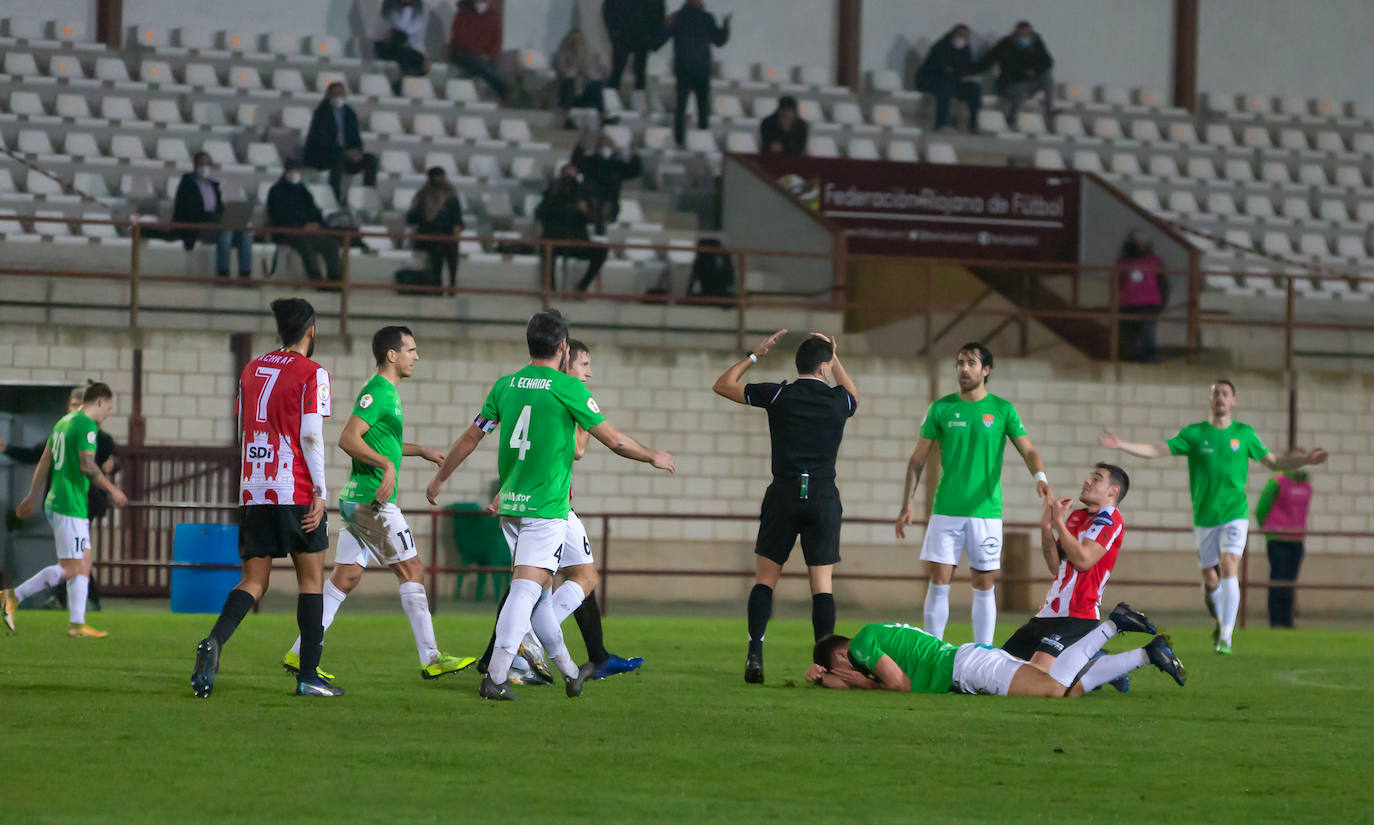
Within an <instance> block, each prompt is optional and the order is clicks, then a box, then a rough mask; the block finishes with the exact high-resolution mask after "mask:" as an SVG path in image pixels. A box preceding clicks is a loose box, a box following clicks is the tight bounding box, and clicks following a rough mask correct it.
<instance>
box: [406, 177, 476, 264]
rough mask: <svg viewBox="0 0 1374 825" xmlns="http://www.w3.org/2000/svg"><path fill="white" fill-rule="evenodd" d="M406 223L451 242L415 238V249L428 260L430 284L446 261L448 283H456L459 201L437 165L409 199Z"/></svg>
mask: <svg viewBox="0 0 1374 825" xmlns="http://www.w3.org/2000/svg"><path fill="white" fill-rule="evenodd" d="M406 223H407V224H408V225H410V226H413V227H415V234H416V235H446V236H449V237H452V238H455V240H453V241H440V240H424V239H420V238H416V239H415V251H416V252H419V253H421V254H423V255H425V256H426V258H427V259H428V262H429V271H430V280H431V283H434V284H438V283H440V275H441V274H442V271H441V269H442V267H443V265H444V264H445V263H447V264H448V285H449V286H457V285H458V241H457V240H456V238H457V237H458V236H459V235H460V234H462V232H463V228H464V226H463V204H462V203H461V202H460V201H459V200H458V193H457V191H455V190H454V188H453V184H451V183H449V182H448V176H447V175H445V174H444V170H443V169H442V168H440V167H438V166H435V167H434V168H432V169H430V170H429V172H428V173H427V176H426V179H425V185H424V186H422V187H420V191H418V192H416V193H415V197H414V198H412V199H411V201H410V211H408V212H406Z"/></svg>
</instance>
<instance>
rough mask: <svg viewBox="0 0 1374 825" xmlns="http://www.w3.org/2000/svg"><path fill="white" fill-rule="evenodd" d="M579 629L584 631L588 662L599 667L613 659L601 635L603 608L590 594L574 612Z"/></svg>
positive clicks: (593, 595) (583, 638)
mask: <svg viewBox="0 0 1374 825" xmlns="http://www.w3.org/2000/svg"><path fill="white" fill-rule="evenodd" d="M573 618H574V619H576V620H577V629H578V630H580V631H582V641H583V642H584V643H585V644H586V645H587V661H589V662H591V663H592V664H594V665H597V666H598V667H599V666H600V665H602V664H605V662H606V660H607V659H609V658H611V654H610V653H607V652H606V639H605V637H604V636H603V635H602V633H601V606H600V605H598V604H597V603H596V595H595V594H593V593H588V594H587V598H585V599H583V600H582V604H580V605H578V606H577V609H576V610H574V611H573Z"/></svg>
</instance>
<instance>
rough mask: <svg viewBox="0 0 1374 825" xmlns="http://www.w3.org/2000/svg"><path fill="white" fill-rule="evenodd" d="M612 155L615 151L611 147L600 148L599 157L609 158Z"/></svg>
mask: <svg viewBox="0 0 1374 825" xmlns="http://www.w3.org/2000/svg"><path fill="white" fill-rule="evenodd" d="M614 154H615V150H614V149H612V148H611V147H609V146H602V147H601V157H603V158H609V157H610V156H612V155H614Z"/></svg>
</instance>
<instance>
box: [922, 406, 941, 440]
mask: <svg viewBox="0 0 1374 825" xmlns="http://www.w3.org/2000/svg"><path fill="white" fill-rule="evenodd" d="M921 438H924V439H928V440H930V441H939V440H940V421H939V416H937V415H936V414H935V403H934V402H931V405H930V406H929V407H926V417H925V420H924V421H922V422H921Z"/></svg>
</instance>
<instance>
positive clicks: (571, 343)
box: [568, 338, 592, 361]
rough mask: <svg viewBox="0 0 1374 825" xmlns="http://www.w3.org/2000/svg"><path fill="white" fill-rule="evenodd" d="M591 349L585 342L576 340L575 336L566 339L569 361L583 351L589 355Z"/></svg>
mask: <svg viewBox="0 0 1374 825" xmlns="http://www.w3.org/2000/svg"><path fill="white" fill-rule="evenodd" d="M591 351H592V349H591V347H589V346H587V345H586V344H584V343H582V342H581V341H579V340H577V339H576V338H569V339H568V360H569V361H571V360H573V359H574V358H576V357H577V356H579V355H581V354H582V353H584V352H585V353H587V354H589V355H590V354H591Z"/></svg>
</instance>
